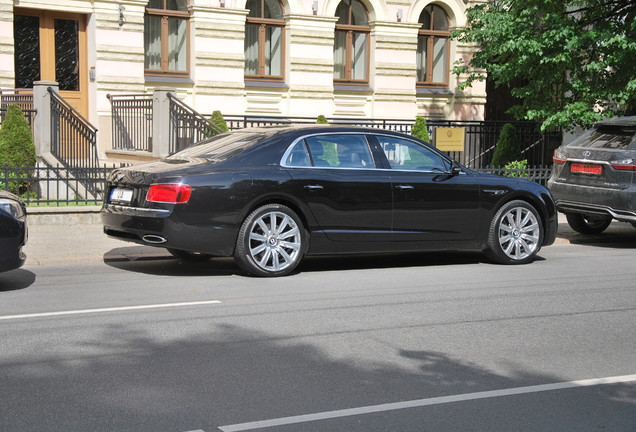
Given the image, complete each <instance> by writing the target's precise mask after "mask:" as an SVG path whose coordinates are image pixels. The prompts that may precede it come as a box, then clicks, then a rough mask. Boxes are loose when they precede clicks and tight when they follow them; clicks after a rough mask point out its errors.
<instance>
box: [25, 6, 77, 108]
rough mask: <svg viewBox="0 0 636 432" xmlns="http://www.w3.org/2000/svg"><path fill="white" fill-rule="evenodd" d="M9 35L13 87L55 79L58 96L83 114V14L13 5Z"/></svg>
mask: <svg viewBox="0 0 636 432" xmlns="http://www.w3.org/2000/svg"><path fill="white" fill-rule="evenodd" d="M13 35H14V43H15V54H14V58H15V87H16V89H29V88H33V82H34V81H40V80H42V81H56V82H58V83H59V85H60V91H59V93H60V96H62V98H64V99H65V100H66V101H67V102H68V103H69V104H70V105H71V106H72V107H73V108H75V109H76V110H77V111H78V112H79V113H80V114H82V115H83V116H84V117H87V113H88V91H87V90H88V89H87V87H88V64H87V60H86V16H85V15H81V14H70V13H64V12H55V11H41V10H35V9H34V10H30V9H16V10H15V14H14V22H13Z"/></svg>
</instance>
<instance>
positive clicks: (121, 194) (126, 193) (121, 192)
mask: <svg viewBox="0 0 636 432" xmlns="http://www.w3.org/2000/svg"><path fill="white" fill-rule="evenodd" d="M132 196H133V191H132V189H125V188H114V189H113V190H111V191H110V201H111V202H118V203H124V204H130V201H132Z"/></svg>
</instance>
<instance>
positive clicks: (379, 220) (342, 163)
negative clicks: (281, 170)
mask: <svg viewBox="0 0 636 432" xmlns="http://www.w3.org/2000/svg"><path fill="white" fill-rule="evenodd" d="M283 166H284V167H285V168H286V169H287V171H288V172H289V174H290V176H291V177H292V179H293V183H294V190H295V194H297V196H300V197H301V199H303V200H304V201H305V203H306V204H307V205H308V207H309V208H310V209H311V212H312V213H313V216H314V217H315V219H316V221H317V223H318V224H319V226H320V229H321V230H322V231H324V233H325V235H326V236H327V237H328V238H329V239H330V240H333V241H340V242H353V241H364V242H369V241H386V240H389V239H390V238H391V223H392V221H391V216H392V191H391V181H390V179H389V176H388V173H386V172H385V171H383V170H379V169H377V168H376V165H375V161H374V157H373V155H372V152H371V150H370V148H369V143H368V141H367V139H366V136H365V135H363V134H348V133H329V134H319V135H312V136H307V137H304V138H302V139H300V140H298V141H297V142H296V143H295V144H294V145H293V147H292V148H290V150H289V151H288V154H287V156H286V157H285V158H284V163H283Z"/></svg>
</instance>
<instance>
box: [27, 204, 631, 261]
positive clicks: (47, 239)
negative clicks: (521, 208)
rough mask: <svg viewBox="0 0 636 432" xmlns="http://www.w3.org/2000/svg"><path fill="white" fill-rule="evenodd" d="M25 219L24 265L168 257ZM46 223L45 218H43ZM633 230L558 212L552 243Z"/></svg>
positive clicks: (85, 230) (93, 227)
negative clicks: (582, 227) (594, 225)
mask: <svg viewBox="0 0 636 432" xmlns="http://www.w3.org/2000/svg"><path fill="white" fill-rule="evenodd" d="M33 222H35V223H32V222H29V241H28V243H27V246H26V247H25V252H26V254H27V261H26V264H25V266H38V265H61V264H83V263H97V262H104V261H135V260H140V259H154V258H161V257H165V258H168V257H171V255H170V254H169V253H168V252H167V251H166V250H165V249H164V248H158V247H152V246H142V245H137V244H135V243H129V242H124V241H121V240H117V239H113V238H109V237H107V236H106V235H105V234H104V233H103V231H102V226H101V224H99V223H98V222H96V221H95V220H94V219H93V220H90V221H89V222H88V223H82V220H81V219H80V220H76V219H73V218H65V219H64V220H62V221H55V223H42V221H41V220H37V219H34V221H33ZM44 222H46V220H44ZM635 238H636V229H634V227H632V226H631V225H630V224H626V223H620V222H613V223H612V225H611V226H610V227H609V228H608V229H607V231H606V232H604V233H603V234H600V235H597V236H589V235H588V236H584V235H581V234H578V233H576V232H574V231H573V230H572V229H571V228H570V227H569V226H568V224H567V222H566V220H565V217H564V216H563V215H559V228H558V237H557V240H556V242H555V245H565V244H570V243H597V242H621V241H623V240H628V239H629V240H630V241H632V242H633V241H634V239H635Z"/></svg>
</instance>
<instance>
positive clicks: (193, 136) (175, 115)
mask: <svg viewBox="0 0 636 432" xmlns="http://www.w3.org/2000/svg"><path fill="white" fill-rule="evenodd" d="M168 99H169V101H170V132H169V135H170V138H169V152H170V154H174V153H176V152H178V151H179V150H183V149H184V148H186V147H188V146H190V145H192V144H194V143H196V142H199V141H201V140H203V139H205V138H209V137H211V136H213V135H216V134H218V133H221V130H220V129H219V128H217V127H216V126H215V125H214V124H213V123H212V122H210V121H209V120H208V119H207V118H206V117H204V116H203V115H201V114H199V113H198V112H196V111H195V110H193V109H192V108H190V107H189V106H188V105H186V104H184V103H183V102H181V101H180V100H179V99H177V97H176V96H174V95H173V94H171V93H168Z"/></svg>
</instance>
